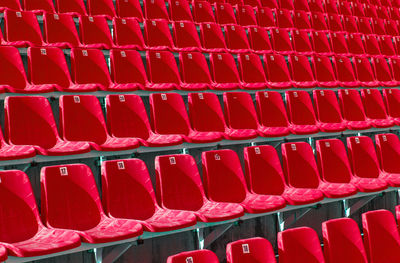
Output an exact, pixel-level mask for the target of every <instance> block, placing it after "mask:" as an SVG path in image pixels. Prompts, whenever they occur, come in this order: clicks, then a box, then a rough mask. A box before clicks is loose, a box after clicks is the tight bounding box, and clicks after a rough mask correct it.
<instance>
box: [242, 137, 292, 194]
mask: <svg viewBox="0 0 400 263" xmlns="http://www.w3.org/2000/svg"><path fill="white" fill-rule="evenodd" d="M243 153H244V164H245V169H246V181H247V185H248V187H249V189H250V191H251V192H253V193H256V194H264V195H282V194H283V192H284V190H285V187H286V186H285V178H284V175H283V171H282V165H281V162H280V160H279V157H278V153H277V152H276V150H275V148H274V147H273V146H271V145H260V146H251V147H245V148H244V150H243Z"/></svg>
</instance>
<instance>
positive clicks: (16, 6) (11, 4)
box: [0, 0, 22, 11]
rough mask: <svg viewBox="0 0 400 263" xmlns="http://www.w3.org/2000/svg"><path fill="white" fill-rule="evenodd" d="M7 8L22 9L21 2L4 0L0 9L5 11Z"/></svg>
mask: <svg viewBox="0 0 400 263" xmlns="http://www.w3.org/2000/svg"><path fill="white" fill-rule="evenodd" d="M5 9H12V10H17V11H20V10H22V9H21V3H20V1H19V0H2V1H1V7H0V10H2V11H3V10H5Z"/></svg>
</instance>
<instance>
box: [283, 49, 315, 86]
mask: <svg viewBox="0 0 400 263" xmlns="http://www.w3.org/2000/svg"><path fill="white" fill-rule="evenodd" d="M289 66H290V71H291V73H292V80H293V81H297V82H306V81H314V80H315V79H314V74H313V71H312V69H311V65H310V62H309V61H308V57H306V56H304V55H296V54H295V55H290V56H289Z"/></svg>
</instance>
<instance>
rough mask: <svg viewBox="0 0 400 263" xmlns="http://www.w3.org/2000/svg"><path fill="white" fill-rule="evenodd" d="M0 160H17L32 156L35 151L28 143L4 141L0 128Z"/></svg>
mask: <svg viewBox="0 0 400 263" xmlns="http://www.w3.org/2000/svg"><path fill="white" fill-rule="evenodd" d="M0 145H1V147H0V161H7V160H19V159H27V158H32V157H34V156H35V155H36V151H35V149H34V148H33V147H32V146H29V145H9V144H8V143H6V141H5V139H4V137H3V132H2V131H1V129H0Z"/></svg>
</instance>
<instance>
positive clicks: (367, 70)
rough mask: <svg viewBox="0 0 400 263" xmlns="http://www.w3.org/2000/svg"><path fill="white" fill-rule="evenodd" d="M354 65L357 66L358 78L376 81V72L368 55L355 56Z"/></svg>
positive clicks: (364, 80) (362, 80)
mask: <svg viewBox="0 0 400 263" xmlns="http://www.w3.org/2000/svg"><path fill="white" fill-rule="evenodd" d="M354 61H355V62H354V65H355V68H356V75H357V79H358V80H359V81H361V82H370V81H375V76H374V72H373V70H372V67H371V63H370V62H369V59H368V58H366V57H355V58H354Z"/></svg>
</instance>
